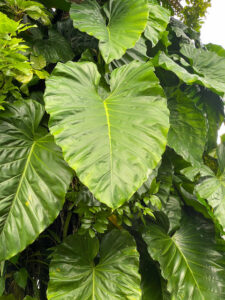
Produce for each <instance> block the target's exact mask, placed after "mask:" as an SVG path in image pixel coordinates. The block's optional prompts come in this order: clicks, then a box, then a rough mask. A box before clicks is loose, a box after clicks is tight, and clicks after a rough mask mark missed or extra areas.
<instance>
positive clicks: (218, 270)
mask: <svg viewBox="0 0 225 300" xmlns="http://www.w3.org/2000/svg"><path fill="white" fill-rule="evenodd" d="M143 237H144V240H145V242H146V243H147V246H148V252H149V254H150V255H151V256H152V258H153V259H154V260H157V261H158V262H159V264H160V267H161V271H162V276H163V277H164V278H165V279H166V280H168V285H167V288H168V290H169V292H171V293H172V295H173V296H174V299H176V300H179V299H180V300H181V299H193V300H194V299H199V300H206V299H210V300H218V299H224V296H225V273H224V265H223V263H224V258H225V257H224V254H222V253H220V252H219V251H217V246H216V244H215V240H214V232H213V230H212V226H211V225H210V224H207V223H206V222H205V221H203V220H202V219H200V218H197V219H196V218H195V217H194V216H193V215H192V216H188V217H187V216H185V217H184V218H183V220H182V223H181V227H180V229H179V230H178V231H177V232H176V233H175V234H174V235H173V236H172V237H171V236H170V235H168V234H167V233H166V232H165V231H164V229H163V228H161V227H160V226H158V225H154V224H152V225H149V226H148V227H146V229H145V232H144V235H143Z"/></svg>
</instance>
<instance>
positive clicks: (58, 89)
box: [45, 62, 169, 208]
mask: <svg viewBox="0 0 225 300" xmlns="http://www.w3.org/2000/svg"><path fill="white" fill-rule="evenodd" d="M153 71H154V69H153V67H152V65H151V63H145V64H141V63H138V62H132V63H131V64H129V65H125V66H123V67H120V68H118V69H116V70H114V71H113V72H112V74H111V79H110V89H111V91H110V92H109V93H108V96H107V97H106V98H105V97H104V95H103V96H102V95H101V93H100V94H99V92H98V88H99V81H100V75H99V73H98V71H97V67H96V66H95V65H94V64H93V63H86V62H83V63H73V62H68V63H67V64H65V65H62V64H58V66H57V67H56V69H55V70H54V72H53V74H52V76H51V78H50V79H49V80H48V81H47V89H46V93H45V103H46V110H47V112H48V113H49V114H50V123H49V127H50V131H51V132H52V134H53V135H54V136H55V139H56V143H57V144H58V145H59V146H60V147H61V148H62V149H63V153H64V158H65V160H66V161H67V162H68V163H69V165H70V166H71V167H72V168H73V169H74V170H75V171H76V173H77V175H78V177H79V178H80V180H81V182H83V183H84V184H85V185H86V186H87V187H88V188H89V189H90V191H91V192H92V193H93V194H94V196H95V197H96V199H98V200H99V201H101V202H103V203H105V204H107V205H108V206H110V207H112V208H117V207H119V206H120V205H122V204H123V203H124V202H125V201H127V200H128V199H129V198H130V197H131V196H132V195H133V194H134V192H135V191H136V190H137V189H138V188H139V187H140V186H141V185H142V184H143V183H144V182H145V181H146V180H147V178H148V175H150V173H151V171H152V170H153V169H154V168H155V167H156V165H157V164H158V162H159V161H160V159H161V155H162V153H163V151H164V150H165V145H166V137H167V132H168V127H169V121H168V110H167V107H166V100H165V98H164V94H163V91H162V88H161V86H160V85H159V82H158V79H157V77H156V76H155V74H154V72H153ZM62 97H63V101H62ZM143 111H144V113H143Z"/></svg>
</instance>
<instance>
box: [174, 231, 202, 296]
mask: <svg viewBox="0 0 225 300" xmlns="http://www.w3.org/2000/svg"><path fill="white" fill-rule="evenodd" d="M171 240H172V242H173V243H174V245H175V247H176V248H177V250H178V251H179V252H180V254H181V256H182V258H183V260H184V262H185V264H186V266H187V269H188V270H189V272H190V274H191V276H192V278H193V280H194V282H195V284H196V286H197V288H198V290H199V293H200V295H201V297H202V300H204V296H203V294H202V292H201V289H200V286H199V285H198V282H197V280H196V278H195V276H194V273H193V272H192V270H191V267H190V266H189V263H188V261H187V259H186V257H185V256H184V254H183V252H182V251H181V249H180V247H179V246H178V245H177V243H176V241H175V240H174V239H173V237H172V238H171Z"/></svg>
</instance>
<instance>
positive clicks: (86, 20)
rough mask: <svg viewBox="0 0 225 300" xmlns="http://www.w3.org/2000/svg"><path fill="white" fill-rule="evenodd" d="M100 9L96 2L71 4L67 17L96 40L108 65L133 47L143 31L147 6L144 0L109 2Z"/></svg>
mask: <svg viewBox="0 0 225 300" xmlns="http://www.w3.org/2000/svg"><path fill="white" fill-rule="evenodd" d="M103 10H104V14H103V13H102V8H101V7H100V6H99V4H98V3H97V1H96V0H84V1H82V2H81V3H80V4H76V3H73V4H72V5H71V9H70V16H71V18H72V20H73V24H74V27H76V28H78V29H79V30H80V31H83V32H86V33H88V34H89V35H92V36H94V37H96V38H97V39H98V40H99V49H100V51H101V53H102V56H103V58H104V60H105V62H106V63H107V64H109V63H110V62H111V61H112V60H114V59H120V58H121V57H122V56H123V54H124V53H125V51H126V50H127V49H129V48H133V47H134V45H135V44H136V42H137V41H138V39H139V38H140V36H141V33H142V32H143V31H144V29H145V26H146V23H147V18H148V6H147V3H146V1H145V0H111V1H109V2H108V3H106V4H105V6H104V7H103Z"/></svg>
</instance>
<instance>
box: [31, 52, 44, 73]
mask: <svg viewBox="0 0 225 300" xmlns="http://www.w3.org/2000/svg"><path fill="white" fill-rule="evenodd" d="M30 62H31V65H32V67H33V68H34V69H36V70H41V69H43V68H44V67H45V66H46V60H45V58H44V56H42V55H39V56H34V55H31V57H30Z"/></svg>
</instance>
